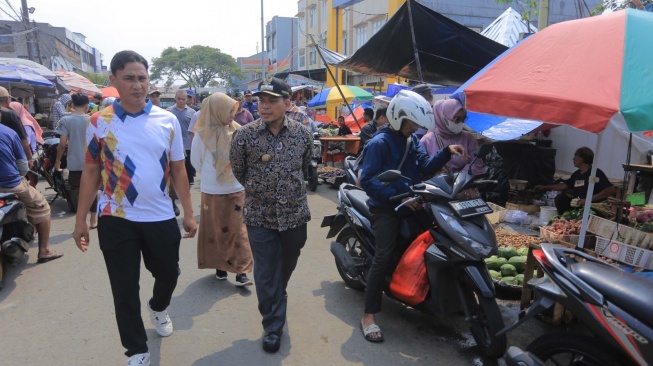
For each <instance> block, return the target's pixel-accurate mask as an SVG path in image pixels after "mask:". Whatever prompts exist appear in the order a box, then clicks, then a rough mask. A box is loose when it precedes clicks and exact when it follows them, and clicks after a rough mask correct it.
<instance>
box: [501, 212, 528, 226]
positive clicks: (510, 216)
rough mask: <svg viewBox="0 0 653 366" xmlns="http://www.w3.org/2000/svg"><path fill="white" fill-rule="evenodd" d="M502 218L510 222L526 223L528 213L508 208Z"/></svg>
mask: <svg viewBox="0 0 653 366" xmlns="http://www.w3.org/2000/svg"><path fill="white" fill-rule="evenodd" d="M504 220H505V221H506V222H509V223H511V224H526V223H528V213H526V212H524V211H520V210H508V211H507V212H506V218H505V219H504Z"/></svg>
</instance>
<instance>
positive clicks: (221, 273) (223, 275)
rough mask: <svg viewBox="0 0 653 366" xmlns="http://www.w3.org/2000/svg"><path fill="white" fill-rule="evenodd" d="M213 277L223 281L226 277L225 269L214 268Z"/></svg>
mask: <svg viewBox="0 0 653 366" xmlns="http://www.w3.org/2000/svg"><path fill="white" fill-rule="evenodd" d="M215 278H217V279H219V280H221V281H223V280H226V279H227V271H221V270H219V269H216V270H215Z"/></svg>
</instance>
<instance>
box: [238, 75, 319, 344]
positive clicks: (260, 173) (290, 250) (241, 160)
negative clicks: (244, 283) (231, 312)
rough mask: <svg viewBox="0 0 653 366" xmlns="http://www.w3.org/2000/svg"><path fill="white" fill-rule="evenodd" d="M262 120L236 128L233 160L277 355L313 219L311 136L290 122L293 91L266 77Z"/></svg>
mask: <svg viewBox="0 0 653 366" xmlns="http://www.w3.org/2000/svg"><path fill="white" fill-rule="evenodd" d="M256 94H257V95H258V96H259V98H260V99H259V103H260V104H259V112H260V114H261V118H260V120H257V121H254V122H252V123H249V124H247V125H245V126H243V127H242V128H240V129H238V130H237V131H236V133H235V134H234V136H233V142H232V144H231V153H230V160H231V164H232V168H233V172H234V176H235V177H236V179H238V181H239V182H240V184H242V185H243V186H244V187H245V208H244V211H243V215H244V220H245V224H246V225H247V234H248V236H249V243H250V246H251V247H252V254H253V255H254V282H255V283H256V296H257V298H258V309H259V312H260V313H261V315H262V316H263V329H264V331H265V335H264V337H263V344H262V345H263V349H264V350H265V351H266V352H277V351H278V350H279V347H280V345H281V334H282V333H283V327H284V324H285V323H286V306H287V303H288V299H287V292H286V289H287V287H288V281H289V280H290V276H291V275H292V272H293V270H294V269H295V267H296V266H297V260H298V259H299V254H300V251H301V249H302V248H303V247H304V244H305V243H306V235H307V232H306V223H307V222H308V221H309V220H310V219H311V213H310V211H309V209H308V201H307V199H306V187H305V184H304V172H305V171H306V170H307V169H308V167H309V166H310V165H309V164H310V160H311V153H312V151H313V137H312V136H311V133H310V132H309V131H308V129H307V128H306V127H305V126H302V125H301V124H299V123H298V122H295V121H292V120H290V119H288V118H287V117H286V115H285V111H286V109H287V108H288V106H289V105H290V94H291V91H290V87H289V86H288V85H287V84H286V83H285V82H283V81H282V80H280V79H277V78H274V77H268V78H267V79H265V80H264V81H262V82H261V83H259V87H258V91H257V92H256Z"/></svg>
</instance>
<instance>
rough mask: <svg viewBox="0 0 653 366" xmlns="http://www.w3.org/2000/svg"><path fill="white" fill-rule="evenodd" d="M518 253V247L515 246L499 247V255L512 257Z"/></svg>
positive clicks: (507, 257)
mask: <svg viewBox="0 0 653 366" xmlns="http://www.w3.org/2000/svg"><path fill="white" fill-rule="evenodd" d="M517 255H518V254H517V249H515V248H513V247H505V248H503V249H501V248H499V257H502V258H506V259H510V258H512V257H515V256H517Z"/></svg>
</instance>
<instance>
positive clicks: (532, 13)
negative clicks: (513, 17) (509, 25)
mask: <svg viewBox="0 0 653 366" xmlns="http://www.w3.org/2000/svg"><path fill="white" fill-rule="evenodd" d="M496 2H497V3H499V4H516V5H517V7H519V10H520V11H521V20H522V22H524V24H526V29H528V32H529V33H530V31H531V27H530V25H531V21H532V20H533V18H535V17H537V14H538V10H537V9H538V8H539V6H538V3H537V0H523V1H522V0H496Z"/></svg>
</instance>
